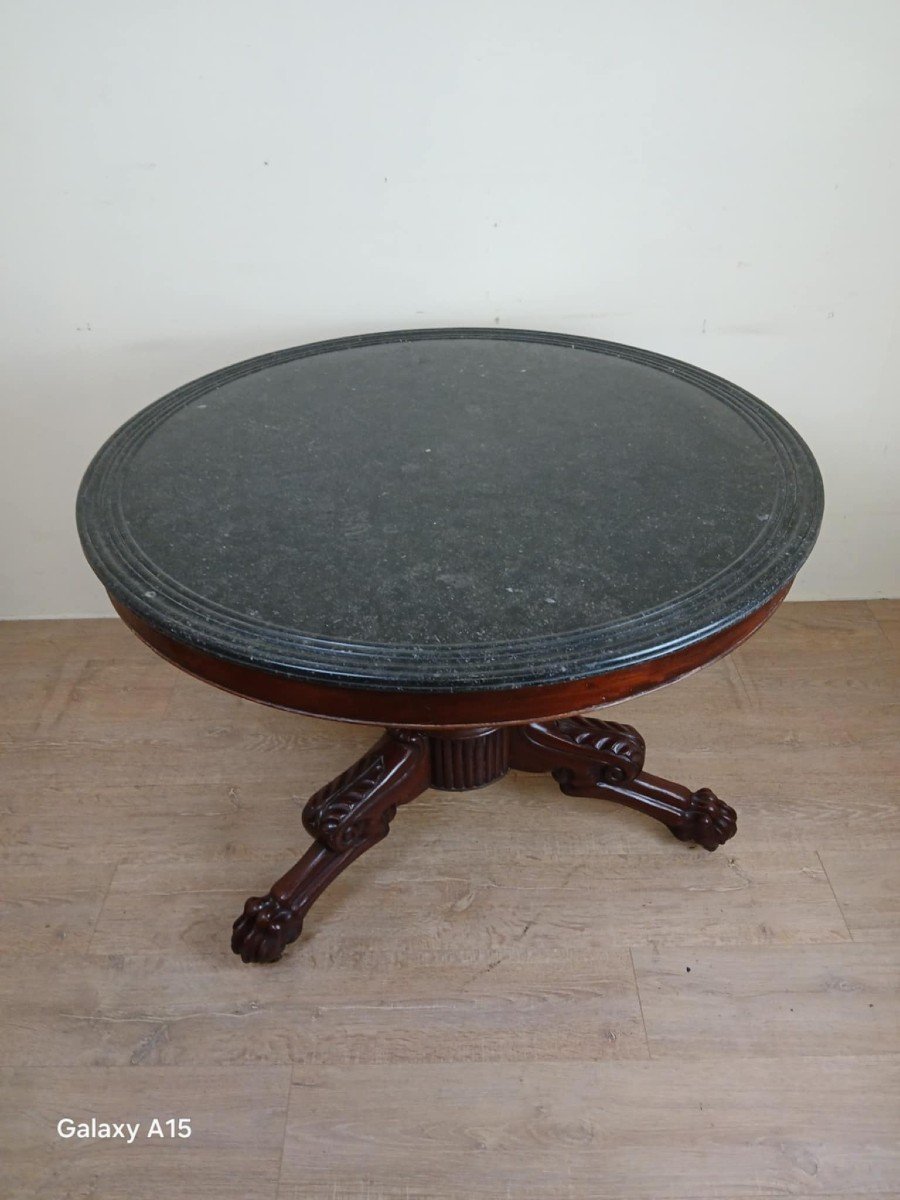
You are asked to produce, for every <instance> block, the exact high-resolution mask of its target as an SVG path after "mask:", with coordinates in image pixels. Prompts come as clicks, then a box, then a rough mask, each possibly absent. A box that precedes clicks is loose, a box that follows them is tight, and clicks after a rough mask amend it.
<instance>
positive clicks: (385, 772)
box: [231, 717, 736, 962]
mask: <svg viewBox="0 0 900 1200" xmlns="http://www.w3.org/2000/svg"><path fill="white" fill-rule="evenodd" d="M643 764H644V741H643V738H642V737H641V736H640V734H639V733H638V732H637V730H636V729H633V728H632V727H631V726H630V725H619V724H615V723H613V722H607V721H597V720H592V719H591V718H589V717H565V718H563V719H562V720H559V721H549V722H542V723H535V724H531V725H523V726H519V727H517V728H513V729H509V728H508V727H505V726H501V727H498V728H496V729H475V730H463V731H461V732H459V733H457V734H450V733H446V734H440V735H433V734H428V733H425V732H423V731H422V730H410V729H389V730H388V731H387V732H386V733H385V734H384V736H383V737H382V738H380V740H379V741H378V742H377V743H376V744H375V746H373V747H372V749H371V750H370V751H369V753H368V754H366V755H364V756H363V757H362V758H361V759H360V760H359V761H358V762H356V763H355V764H354V765H353V766H352V767H350V768H349V770H347V771H345V772H344V773H343V774H342V775H340V776H338V778H337V779H335V780H334V781H333V782H332V783H329V784H327V785H326V786H325V787H324V788H322V789H321V790H320V791H318V792H316V793H315V795H314V796H313V797H312V798H311V799H310V800H309V801H308V803H307V805H306V807H305V809H304V810H303V824H304V826H305V827H306V830H307V832H308V833H309V834H311V835H312V837H313V838H314V839H315V840H314V841H313V844H312V845H311V846H310V847H309V849H308V850H307V851H306V853H305V854H304V855H303V857H302V858H301V859H300V860H299V861H298V862H297V863H295V864H294V866H293V867H291V869H290V870H289V871H287V872H286V873H285V874H284V875H282V877H281V878H280V879H279V880H278V881H277V882H276V883H275V884H273V885H272V888H271V890H270V891H269V892H268V893H267V894H266V895H265V896H253V897H251V898H250V899H249V900H248V901H247V903H246V904H245V905H244V911H243V912H242V913H241V915H240V916H239V917H238V919H237V921H235V923H234V930H233V933H232V939H231V947H232V949H233V950H234V952H235V954H239V955H240V956H241V958H242V959H243V960H244V962H275V961H276V960H277V959H279V958H280V957H281V955H282V953H283V952H284V949H285V947H286V946H288V945H289V944H290V943H291V942H293V941H295V940H296V939H297V938H298V937H299V936H300V931H301V930H302V928H303V921H304V918H305V917H306V914H307V912H308V911H309V909H310V907H311V906H312V904H313V903H314V901H315V900H316V899H317V897H318V896H320V895H321V893H322V892H323V891H324V890H325V888H326V887H327V886H328V885H329V884H330V883H331V882H332V880H334V879H335V878H336V877H337V876H338V875H339V874H340V873H341V872H342V871H343V870H344V868H345V867H348V866H349V865H350V863H352V862H353V860H354V859H355V858H358V857H359V855H360V854H363V853H364V852H365V851H366V850H369V849H370V848H371V847H372V846H375V845H377V843H378V842H380V841H381V840H382V839H383V838H385V837H387V834H388V830H389V828H390V823H391V821H392V820H393V818H394V816H395V814H396V812H397V808H398V807H399V806H400V805H401V804H408V803H409V802H410V801H411V800H414V799H415V798H416V797H417V796H419V795H420V794H421V793H422V792H423V791H425V789H426V788H428V787H434V788H438V789H443V790H447V791H458V790H460V789H463V788H473V787H481V786H484V785H485V784H487V783H490V782H491V781H492V780H493V779H497V778H499V777H500V776H501V775H503V774H505V772H506V771H507V770H508V769H509V768H510V767H512V768H514V769H517V770H521V771H543V772H547V773H549V774H551V775H552V776H553V778H554V779H555V780H556V782H557V783H558V784H559V787H560V789H561V791H563V792H564V793H566V794H567V795H570V796H595V797H597V798H598V799H602V800H612V801H613V802H615V803H618V804H625V805H627V806H628V807H629V808H634V809H637V811H639V812H643V813H645V814H646V815H647V816H650V817H654V818H655V819H656V820H658V821H662V822H663V824H665V825H667V826H668V827H669V829H670V830H671V831H672V833H673V834H675V836H676V837H678V838H680V839H682V840H683V841H695V842H699V844H700V845H701V846H704V847H705V848H706V849H707V850H715V849H716V847H717V846H720V845H721V844H722V843H723V842H725V841H727V840H728V838H730V837H733V836H734V833H735V830H736V824H735V814H734V810H733V809H731V808H730V807H729V806H728V805H727V804H724V803H723V802H722V801H721V800H719V799H718V798H717V797H716V796H714V795H713V793H712V792H710V791H709V790H708V789H706V788H702V789H701V790H700V791H698V792H691V791H689V790H688V788H686V787H682V786H681V785H680V784H677V783H670V782H669V781H668V780H666V779H660V778H658V777H657V776H655V775H649V774H646V773H644V772H643V770H642V767H643Z"/></svg>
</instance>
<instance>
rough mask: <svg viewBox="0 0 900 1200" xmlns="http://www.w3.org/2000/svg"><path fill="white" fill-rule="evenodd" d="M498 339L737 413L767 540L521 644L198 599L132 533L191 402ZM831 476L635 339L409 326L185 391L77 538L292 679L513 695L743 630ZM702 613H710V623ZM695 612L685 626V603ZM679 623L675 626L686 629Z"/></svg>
mask: <svg viewBox="0 0 900 1200" xmlns="http://www.w3.org/2000/svg"><path fill="white" fill-rule="evenodd" d="M475 338H483V339H496V340H506V341H521V342H529V343H543V344H546V345H555V346H563V347H569V348H572V349H579V350H586V351H590V352H593V353H598V354H603V355H607V356H610V357H615V358H621V359H625V360H629V361H631V362H635V363H640V364H642V365H644V366H648V367H651V368H654V369H656V370H659V371H662V372H665V373H666V374H667V375H671V376H674V377H676V378H678V379H681V380H683V381H685V382H686V383H689V384H692V385H693V386H695V387H697V388H699V389H701V390H702V391H705V392H706V393H707V394H708V395H711V396H713V397H714V398H715V399H717V400H719V401H720V402H721V403H723V404H725V405H726V406H727V407H729V408H731V409H732V410H733V411H734V412H736V413H738V414H739V415H740V416H741V417H742V418H743V419H744V420H745V421H746V422H747V423H748V424H749V425H751V426H752V427H753V428H754V430H755V431H756V432H757V433H758V434H759V435H760V436H761V437H762V438H764V439H765V440H766V441H767V442H768V444H769V445H770V446H771V448H772V451H773V455H774V458H775V460H776V461H777V463H778V465H779V466H780V467H781V476H780V479H779V487H778V492H777V495H776V496H775V497H774V498H773V505H772V512H771V515H770V519H769V520H768V521H767V522H766V524H765V525H764V526H762V527H761V530H760V534H759V536H758V537H757V538H756V539H755V540H754V541H753V542H752V543H751V544H750V545H749V546H748V547H747V548H746V549H745V550H744V551H743V552H742V553H741V554H740V555H739V556H738V557H737V558H736V559H735V560H734V561H733V562H731V563H730V564H729V565H728V566H727V567H725V568H723V569H722V570H720V571H719V572H717V573H716V574H715V575H713V576H711V577H710V578H709V579H708V580H706V581H705V582H704V584H703V585H701V586H698V587H696V588H694V589H692V590H691V591H689V592H686V593H682V594H681V595H679V596H677V597H675V598H674V599H672V600H671V601H667V602H666V603H663V604H660V605H658V606H656V607H655V608H653V609H650V610H647V611H646V612H644V613H641V614H638V615H633V616H630V617H627V618H623V619H621V620H618V621H614V622H608V623H606V624H604V625H601V626H597V627H594V628H589V629H583V630H578V631H575V632H561V633H554V634H541V635H536V636H534V637H525V638H516V639H512V640H509V641H492V642H483V643H468V644H466V643H460V644H456V645H445V646H432V647H428V648H427V649H425V650H423V648H422V647H416V646H411V645H402V644H399V645H398V644H390V645H387V644H382V643H365V642H354V641H338V640H334V639H328V638H321V637H314V636H311V635H308V634H304V633H301V632H299V631H297V630H295V629H290V628H284V627H279V626H276V625H271V624H269V623H267V622H265V621H260V620H255V619H253V618H252V617H249V616H247V614H245V613H241V612H237V611H234V610H230V609H228V608H227V607H226V606H224V605H221V604H218V603H216V602H214V601H211V600H209V599H207V598H205V597H203V596H200V595H198V594H197V593H196V592H193V591H192V590H190V589H189V588H187V587H185V586H184V585H183V584H181V583H179V581H178V580H177V579H174V578H172V577H171V576H169V575H167V574H165V573H164V572H162V571H161V570H160V569H159V567H158V566H157V565H156V564H154V563H153V562H152V561H150V559H149V558H148V557H147V556H146V555H145V554H144V553H143V551H142V550H141V547H140V545H139V544H138V542H137V541H136V539H135V537H134V535H133V534H132V531H131V530H130V529H129V527H128V523H127V521H126V519H125V515H124V511H123V507H122V488H123V485H125V483H126V482H127V468H128V464H129V461H130V459H131V457H132V455H133V454H134V453H135V452H136V451H137V449H138V448H139V447H140V445H141V444H142V443H143V442H144V441H145V440H146V438H148V437H149V436H151V434H152V433H153V431H154V429H156V428H157V426H158V425H160V424H161V423H162V422H164V421H166V420H167V419H168V418H169V417H171V416H172V415H173V414H174V413H176V412H177V411H179V409H181V408H183V407H184V406H186V405H188V404H190V403H191V402H192V401H195V400H197V399H198V398H200V397H201V396H204V395H206V394H208V393H210V392H212V391H214V390H215V389H216V388H218V387H220V386H222V385H223V384H225V383H229V382H231V381H233V380H235V379H240V378H242V377H244V376H247V375H252V374H255V373H256V372H258V371H261V370H264V369H266V368H269V367H274V366H278V365H281V364H283V363H286V362H291V361H293V360H295V359H301V358H306V357H311V356H313V355H317V354H330V353H335V352H338V351H349V350H354V349H358V348H360V347H364V346H372V345H384V344H390V343H397V342H413V341H427V340H437V339H443V340H447V339H475ZM822 510H823V489H822V480H821V476H820V473H819V469H818V466H817V464H816V461H815V459H814V458H813V456H812V453H811V451H810V450H809V447H808V446H807V445H806V443H805V442H804V441H803V439H802V438H801V437H800V436H799V434H798V433H797V432H796V431H795V430H794V429H793V428H792V427H791V426H790V425H789V424H788V423H787V421H785V420H784V418H783V417H781V416H779V414H778V413H776V412H775V411H774V410H773V409H771V408H770V407H769V406H768V405H767V404H765V403H763V401H761V400H759V399H757V398H756V397H755V396H753V395H751V394H750V393H749V392H746V391H744V390H743V389H742V388H739V387H736V386H735V385H734V384H732V383H729V382H728V381H727V380H725V379H722V378H720V377H719V376H717V375H713V374H711V373H710V372H708V371H703V370H701V369H700V368H699V367H694V366H692V365H690V364H689V363H684V362H681V361H679V360H678V359H673V358H668V357H666V356H664V355H661V354H655V353H652V352H650V351H647V350H641V349H638V348H636V347H634V346H626V345H622V344H620V343H616V342H605V341H600V340H598V339H594V338H584V337H572V336H568V335H565V334H558V333H545V332H538V331H532V330H519V329H495V328H488V329H483V328H453V329H417V330H397V331H392V332H388V333H375V334H367V335H362V336H355V337H345V338H335V339H331V340H328V341H322V342H314V343H311V344H309V345H305V346H298V347H293V348H290V349H286V350H279V351H276V352H274V353H270V354H263V355H259V356H258V357H255V358H251V359H246V360H245V361H243V362H239V363H235V364H234V365H232V366H229V367H225V368H223V369H221V370H218V371H214V372H212V373H211V374H209V375H205V376H203V377H202V378H200V379H197V380H194V381H193V382H191V383H188V384H186V385H184V386H183V387H180V388H177V389H176V390H175V391H173V392H170V393H169V394H168V395H167V396H164V397H162V399H160V400H157V401H155V402H154V403H152V404H150V405H149V406H148V407H146V408H144V409H143V410H142V411H141V412H139V413H137V414H136V415H135V416H134V417H132V418H131V419H130V420H129V421H127V422H126V423H125V424H124V425H123V426H121V428H120V429H118V430H117V431H116V432H115V433H114V434H113V435H112V436H111V437H110V438H109V439H108V440H107V442H105V443H104V445H103V446H102V447H101V448H100V450H99V451H98V452H97V454H96V455H95V457H94V459H93V460H92V462H91V464H90V466H89V467H88V469H87V472H86V473H85V476H84V479H83V480H82V483H81V487H80V489H79V493H78V502H77V525H78V533H79V537H80V539H81V544H82V547H83V549H84V553H85V555H86V557H87V559H88V562H89V563H90V565H91V567H92V569H93V570H94V572H95V573H96V574H97V576H98V577H99V579H100V580H101V582H102V583H103V584H104V586H105V587H106V588H107V590H108V591H109V592H110V593H111V595H112V596H113V597H115V599H116V600H118V601H119V602H120V603H122V604H124V605H125V606H126V607H127V608H129V609H130V610H132V611H133V612H135V613H137V614H138V616H140V617H142V618H143V619H144V620H146V621H147V622H148V623H149V624H150V625H152V626H154V627H156V628H158V629H160V630H161V631H163V632H165V633H167V634H168V635H169V636H171V637H173V638H176V639H177V640H182V641H184V642H185V643H186V644H187V645H190V646H195V647H196V648H198V649H200V650H202V651H204V652H206V653H208V654H212V655H214V656H216V657H219V658H222V659H224V660H226V661H228V662H234V663H238V664H242V665H246V666H252V667H256V668H258V669H261V670H264V671H268V672H271V673H273V674H276V675H282V676H286V677H290V678H298V679H307V680H310V681H317V682H322V683H331V684H336V685H342V686H347V687H356V688H369V689H379V690H395V691H421V692H442V691H443V692H448V693H449V692H465V691H471V690H487V691H490V690H503V689H509V688H516V687H524V686H533V685H538V684H552V683H559V682H564V681H569V680H578V679H586V678H589V677H592V676H597V675H602V674H605V673H607V672H611V671H617V670H620V669H622V668H623V667H628V666H632V665H634V664H637V663H641V662H649V661H651V660H653V659H656V658H660V657H663V656H665V655H668V654H672V653H674V652H676V651H678V650H681V649H684V648H686V647H688V646H691V645H693V644H695V643H697V642H700V641H703V640H705V639H706V638H709V637H710V636H712V635H713V634H715V633H717V632H719V631H720V630H723V629H727V628H728V627H729V626H731V625H734V624H736V623H737V622H738V621H740V620H741V619H742V618H743V617H745V616H747V615H748V614H749V613H750V612H752V611H754V610H755V609H757V608H759V607H760V605H761V604H763V603H765V602H766V601H767V600H768V599H770V598H771V597H772V596H774V595H775V594H776V593H777V592H779V591H780V590H781V589H782V588H783V587H785V586H786V585H787V584H789V583H790V582H791V580H792V579H793V578H794V576H795V575H796V574H797V571H798V570H799V569H800V567H801V566H802V565H803V563H804V562H805V560H806V558H807V557H808V555H809V553H810V551H811V550H812V547H813V545H814V544H815V540H816V537H817V535H818V532H819V527H820V525H821V520H822ZM698 603H699V610H700V611H701V612H702V617H701V618H699V619H698V618H697V616H696V612H697V608H698ZM692 608H693V610H694V616H693V618H692V619H690V620H688V619H687V616H685V619H684V620H683V622H682V625H683V628H681V629H679V628H678V610H679V609H682V610H685V612H686V613H687V612H690V611H691V609H692ZM673 627H674V629H675V630H676V632H673Z"/></svg>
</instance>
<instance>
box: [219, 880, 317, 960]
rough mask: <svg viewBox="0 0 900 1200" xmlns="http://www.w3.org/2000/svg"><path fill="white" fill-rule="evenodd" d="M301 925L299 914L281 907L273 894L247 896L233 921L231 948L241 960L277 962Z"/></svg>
mask: <svg viewBox="0 0 900 1200" xmlns="http://www.w3.org/2000/svg"><path fill="white" fill-rule="evenodd" d="M302 928H303V917H302V915H300V914H299V913H294V912H291V910H290V909H289V908H285V906H284V905H283V904H282V903H281V902H280V901H279V900H276V898H275V897H274V896H272V895H268V896H251V897H250V899H249V900H248V901H247V903H246V904H245V905H244V911H243V912H242V913H241V915H240V916H239V917H238V919H237V920H236V921H235V923H234V932H233V933H232V935H231V949H232V950H233V951H234V953H235V954H239V955H240V956H241V960H242V961H243V962H245V963H249V962H255V963H272V962H277V961H278V959H279V958H281V956H282V954H283V953H284V949H285V946H287V945H289V944H290V943H291V942H294V941H296V940H297V938H298V937H299V936H300V930H301V929H302Z"/></svg>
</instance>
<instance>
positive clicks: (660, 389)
mask: <svg viewBox="0 0 900 1200" xmlns="http://www.w3.org/2000/svg"><path fill="white" fill-rule="evenodd" d="M821 514H822V485H821V480H820V477H819V472H818V470H817V467H816V464H815V461H814V459H813V457H812V455H811V454H810V451H809V449H808V448H807V446H806V445H805V443H804V442H803V441H802V440H801V439H800V437H799V436H798V435H797V434H796V433H795V432H794V430H793V429H792V428H791V427H790V425H788V424H787V422H786V421H784V420H783V419H782V418H781V417H779V416H778V415H777V413H775V412H773V411H772V409H770V408H768V407H767V406H766V405H765V404H763V403H762V402H761V401H759V400H757V399H755V398H754V397H753V396H751V395H749V394H748V393H747V392H744V391H742V390H741V389H740V388H737V387H735V386H734V385H732V384H730V383H727V382H726V381H725V380H723V379H720V378H718V377H716V376H714V375H710V374H708V373H707V372H705V371H701V370H699V369H698V368H696V367H692V366H689V365H687V364H686V363H682V362H678V361H676V360H673V359H670V358H664V357H662V356H661V355H656V354H651V353H649V352H647V351H645V350H638V349H635V348H633V347H630V346H622V345H617V344H614V343H609V342H600V341H595V340H593V339H588V338H578V337H567V336H564V335H561V334H551V333H533V332H526V331H522V330H501V329H437V330H418V331H412V332H410V331H404V332H397V333H382V334H373V335H369V336H363V337H354V338H343V339H340V340H337V341H330V342H320V343H317V344H314V345H309V346H301V347H299V348H295V349H291V350H284V351H280V352H277V353H274V354H267V355H264V356H262V357H261V358H256V359H252V360H250V361H249V362H244V363H239V364H237V365H235V366H231V367H226V368H225V369H223V370H221V371H217V372H215V373H214V374H212V375H207V376H206V377H204V378H202V379H199V380H197V381H195V382H194V383H190V384H187V385H186V386H185V387H182V388H179V389H178V390H177V391H175V392H172V393H171V394H170V395H168V396H166V397H164V398H163V399H162V400H159V401H157V402H156V403H155V404H151V405H150V406H149V407H148V408H145V409H144V410H143V411H142V412H139V413H138V414H137V415H136V416H135V417H133V418H132V419H131V420H130V421H128V422H127V423H126V424H125V425H123V426H122V428H121V429H119V430H118V432H117V433H115V434H113V436H112V437H111V438H110V439H109V441H108V442H106V444H105V445H104V446H103V447H102V449H101V450H100V451H99V452H98V454H97V455H96V457H95V458H94V460H93V462H92V463H91V465H90V467H89V468H88V471H87V473H86V475H85V478H84V481H83V483H82V486H81V491H80V493H79V499H78V528H79V533H80V536H81V540H82V544H83V546H84V550H85V553H86V555H87V557H88V560H89V562H90V564H91V566H92V567H93V569H94V570H95V572H96V573H97V575H98V576H99V577H100V579H101V580H102V582H103V583H104V584H105V585H106V587H107V588H108V590H109V591H110V593H111V594H112V595H113V596H114V597H116V598H117V599H118V600H119V601H121V602H122V603H123V604H124V605H126V606H127V607H128V608H130V609H132V610H133V611H134V612H136V613H137V614H138V615H139V616H141V617H143V618H144V619H145V620H146V621H148V622H150V624H152V625H153V626H155V627H157V628H158V629H160V630H162V631H163V632H165V633H167V634H169V635H170V636H171V637H174V638H175V639H177V640H179V641H182V642H185V643H189V644H191V645H194V646H196V647H198V648H200V649H201V650H204V651H206V652H208V653H210V654H213V655H217V656H219V657H221V658H224V659H228V660H230V661H233V662H238V663H243V664H251V665H254V666H257V667H260V668H262V669H264V670H267V671H272V672H274V673H277V674H282V675H287V676H292V677H299V678H305V679H311V680H318V681H326V682H332V683H335V684H339V685H344V686H355V687H369V688H379V689H382V690H398V691H408V690H422V691H444V692H452V691H463V690H480V689H498V688H509V687H517V686H522V685H528V684H540V683H552V682H557V681H561V680H571V679H578V678H584V677H587V676H590V675H597V674H601V673H604V672H607V671H610V670H614V669H616V668H619V667H622V666H626V665H629V664H632V663H636V662H641V661H644V660H647V659H652V658H655V657H658V656H661V655H663V654H667V653H670V652H672V651H674V650H678V649H681V648H684V647H686V646H688V645H690V644H691V643H693V642H696V641H698V640H700V639H703V638H705V637H708V636H710V635H711V634H713V633H715V632H717V631H719V630H721V629H724V628H726V627H728V626H729V625H732V624H734V623H735V622H737V621H739V620H740V619H741V618H742V617H744V616H746V615H747V614H749V613H750V612H752V611H753V610H754V609H756V608H758V607H759V606H760V605H761V604H763V603H764V602H765V601H766V600H768V599H769V598H770V597H772V596H773V595H774V594H775V593H776V592H777V591H778V590H779V589H780V588H781V587H783V586H784V585H785V584H786V583H787V582H788V581H789V580H791V579H792V578H793V576H794V575H795V574H796V572H797V570H798V568H799V567H800V566H801V564H802V563H803V561H804V560H805V558H806V557H807V555H808V554H809V552H810V550H811V548H812V545H813V543H814V541H815V538H816V535H817V533H818V528H819V523H820V520H821Z"/></svg>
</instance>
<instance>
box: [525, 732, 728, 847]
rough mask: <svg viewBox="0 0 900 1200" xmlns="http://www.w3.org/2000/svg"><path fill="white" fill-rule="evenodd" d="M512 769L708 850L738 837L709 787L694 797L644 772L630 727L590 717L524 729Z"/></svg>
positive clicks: (636, 737)
mask: <svg viewBox="0 0 900 1200" xmlns="http://www.w3.org/2000/svg"><path fill="white" fill-rule="evenodd" d="M510 765H511V766H512V767H513V768H514V769H517V770H520V771H549V772H550V774H552V776H553V778H554V779H555V780H556V782H557V783H558V784H559V786H560V790H561V791H562V792H564V793H565V794H566V795H568V796H596V797H598V798H599V799H603V800H612V801H614V802H615V803H618V804H624V805H626V806H627V807H628V808H633V809H635V810H636V811H637V812H642V813H645V814H646V815H647V816H649V817H653V818H654V819H655V820H657V821H662V823H663V824H664V825H667V826H668V827H669V829H670V830H671V831H672V833H673V834H674V835H675V837H677V838H679V839H680V840H681V841H684V842H696V843H697V844H698V845H700V846H703V847H704V849H706V850H715V849H716V848H717V847H718V846H721V845H722V844H723V842H727V841H728V839H729V838H732V837H734V835H735V833H736V832H737V818H736V815H735V812H734V809H733V808H731V807H730V806H729V805H728V804H725V803H724V802H723V801H722V800H720V799H719V798H718V796H716V795H714V794H713V793H712V792H711V791H710V790H709V789H708V788H701V789H700V790H699V791H697V792H691V791H690V790H689V789H688V788H686V787H683V786H682V785H681V784H680V783H672V782H671V781H670V780H668V779H661V778H660V777H659V776H657V775H650V774H649V773H647V772H645V771H643V770H642V769H641V768H642V767H643V765H644V741H643V739H642V738H641V736H640V734H639V733H638V732H637V730H635V729H632V727H631V726H630V725H619V724H616V723H614V722H612V721H597V720H594V719H592V718H589V717H566V718H563V719H561V720H558V721H549V722H546V723H542V724H534V725H526V726H523V727H522V728H520V729H517V730H515V733H514V737H513V741H512V745H511V748H510Z"/></svg>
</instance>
